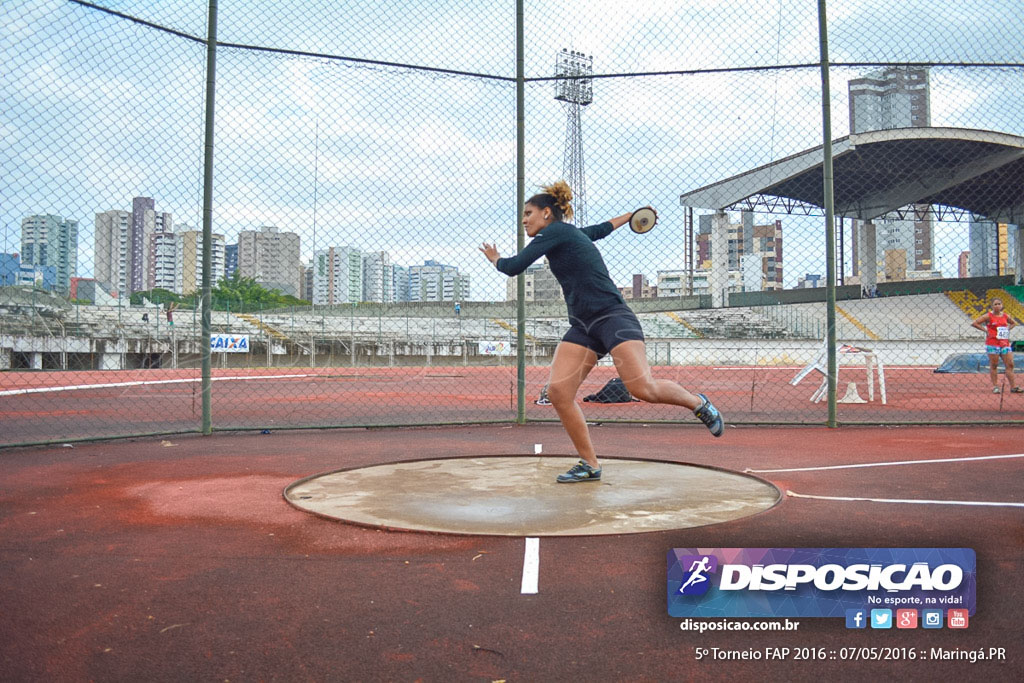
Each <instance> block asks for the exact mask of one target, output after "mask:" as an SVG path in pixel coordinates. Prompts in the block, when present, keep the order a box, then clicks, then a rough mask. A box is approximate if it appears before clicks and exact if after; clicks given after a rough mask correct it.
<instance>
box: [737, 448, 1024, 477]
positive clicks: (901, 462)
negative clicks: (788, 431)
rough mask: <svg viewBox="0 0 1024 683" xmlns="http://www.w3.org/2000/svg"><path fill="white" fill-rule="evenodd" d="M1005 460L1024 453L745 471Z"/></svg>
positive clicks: (801, 470) (752, 472)
mask: <svg viewBox="0 0 1024 683" xmlns="http://www.w3.org/2000/svg"><path fill="white" fill-rule="evenodd" d="M1005 458H1024V453H1016V454H1014V455H979V456H977V457H975V458H936V459H934V460H895V461H891V462H864V463H859V464H855V465H827V466H822V467H790V468H786V469H778V470H752V469H750V468H747V469H745V470H743V471H744V472H746V473H748V474H765V473H770V472H814V471H817V470H847V469H855V468H858V467H889V466H892V465H925V464H932V463H937V462H974V461H976V460H1003V459H1005Z"/></svg>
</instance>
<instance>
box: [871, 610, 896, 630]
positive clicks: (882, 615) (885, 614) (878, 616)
mask: <svg viewBox="0 0 1024 683" xmlns="http://www.w3.org/2000/svg"><path fill="white" fill-rule="evenodd" d="M871 628H892V610H891V609H873V610H871Z"/></svg>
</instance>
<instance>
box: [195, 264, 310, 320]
mask: <svg viewBox="0 0 1024 683" xmlns="http://www.w3.org/2000/svg"><path fill="white" fill-rule="evenodd" d="M210 305H211V306H212V307H213V308H215V309H217V310H220V311H223V310H226V309H230V310H232V311H244V310H254V309H259V308H279V307H282V306H302V305H307V302H305V301H302V300H301V299H297V298H296V297H294V296H291V295H290V294H282V293H281V290H279V289H267V288H265V287H264V286H263V285H261V284H260V283H258V282H256V280H254V279H253V278H251V277H242V276H241V275H240V274H239V273H238V271H237V270H236V271H235V273H234V275H232V276H231V278H230V279H229V278H222V279H221V280H220V281H219V282H218V283H217V286H216V287H213V288H211V289H210Z"/></svg>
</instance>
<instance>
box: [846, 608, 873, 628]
mask: <svg viewBox="0 0 1024 683" xmlns="http://www.w3.org/2000/svg"><path fill="white" fill-rule="evenodd" d="M867 627H868V617H867V611H866V610H862V609H848V610H846V628H867Z"/></svg>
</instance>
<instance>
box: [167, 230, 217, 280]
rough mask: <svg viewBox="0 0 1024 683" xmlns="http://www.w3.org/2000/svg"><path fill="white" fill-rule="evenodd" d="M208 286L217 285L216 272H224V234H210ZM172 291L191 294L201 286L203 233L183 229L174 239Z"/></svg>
mask: <svg viewBox="0 0 1024 683" xmlns="http://www.w3.org/2000/svg"><path fill="white" fill-rule="evenodd" d="M210 238H211V239H210V246H211V250H210V286H211V287H216V286H217V274H218V273H223V272H224V252H225V240H224V235H219V234H216V233H214V234H212V235H210ZM174 253H175V256H174V266H175V267H174V291H176V292H178V293H179V294H192V293H193V292H197V291H199V290H201V289H202V287H203V233H202V231H201V230H184V231H182V232H179V233H178V234H177V239H175V241H174Z"/></svg>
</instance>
